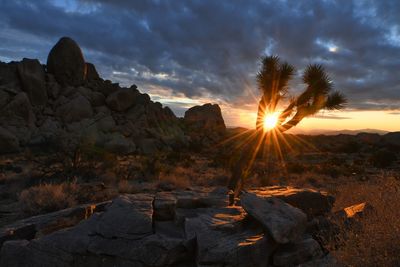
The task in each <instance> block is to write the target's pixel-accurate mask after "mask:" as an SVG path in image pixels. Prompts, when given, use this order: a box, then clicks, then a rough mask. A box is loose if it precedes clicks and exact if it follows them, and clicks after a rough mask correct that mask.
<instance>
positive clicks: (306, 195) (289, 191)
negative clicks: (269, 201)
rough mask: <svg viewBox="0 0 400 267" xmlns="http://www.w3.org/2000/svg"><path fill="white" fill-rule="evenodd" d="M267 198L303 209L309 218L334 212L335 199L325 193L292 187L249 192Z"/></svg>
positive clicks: (275, 187)
mask: <svg viewBox="0 0 400 267" xmlns="http://www.w3.org/2000/svg"><path fill="white" fill-rule="evenodd" d="M249 192H251V193H255V194H257V195H258V196H262V197H265V198H269V197H276V198H279V199H282V200H283V201H285V202H286V203H288V204H290V205H292V206H294V207H296V208H299V209H301V210H302V211H303V212H305V213H306V214H307V216H308V217H309V218H311V217H314V216H318V215H323V214H325V213H328V212H330V211H331V210H332V207H333V204H334V202H335V198H334V197H333V196H331V195H329V194H328V193H326V192H323V191H316V190H313V189H308V188H295V187H290V186H267V187H259V188H256V189H252V190H249Z"/></svg>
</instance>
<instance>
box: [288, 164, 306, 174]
mask: <svg viewBox="0 0 400 267" xmlns="http://www.w3.org/2000/svg"><path fill="white" fill-rule="evenodd" d="M286 168H287V170H288V172H290V173H297V174H301V173H303V172H304V171H305V170H306V168H305V167H304V165H303V164H301V163H298V162H289V163H288V164H287V165H286Z"/></svg>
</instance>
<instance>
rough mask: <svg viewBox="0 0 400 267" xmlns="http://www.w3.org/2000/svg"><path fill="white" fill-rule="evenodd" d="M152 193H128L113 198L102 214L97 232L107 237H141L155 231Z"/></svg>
mask: <svg viewBox="0 0 400 267" xmlns="http://www.w3.org/2000/svg"><path fill="white" fill-rule="evenodd" d="M153 200H154V196H153V195H151V194H131V195H130V194H126V195H121V196H119V197H117V198H116V199H114V200H113V202H112V203H111V204H110V206H108V207H106V211H105V212H104V213H103V214H102V215H101V217H100V219H99V222H98V225H97V229H96V233H97V234H99V235H102V236H104V237H106V238H115V237H121V238H127V239H139V238H142V237H144V236H147V235H150V234H152V233H153V226H152V224H153V221H152V217H153Z"/></svg>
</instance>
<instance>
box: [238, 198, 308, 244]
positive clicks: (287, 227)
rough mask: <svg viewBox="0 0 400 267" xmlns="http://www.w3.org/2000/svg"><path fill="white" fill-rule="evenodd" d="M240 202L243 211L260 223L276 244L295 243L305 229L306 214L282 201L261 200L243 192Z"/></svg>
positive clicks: (275, 199) (272, 199) (276, 199)
mask: <svg viewBox="0 0 400 267" xmlns="http://www.w3.org/2000/svg"><path fill="white" fill-rule="evenodd" d="M240 201H241V204H242V207H243V208H244V210H245V211H246V212H247V213H248V214H249V215H250V216H252V217H253V218H254V219H256V220H257V221H258V222H259V223H261V224H262V225H263V227H264V228H265V229H266V230H267V231H268V232H269V233H270V234H271V235H272V237H273V238H274V239H275V241H276V242H278V243H281V244H284V243H288V242H295V241H297V240H299V238H300V237H301V235H302V234H303V233H304V231H305V229H306V223H307V216H306V214H304V213H303V212H302V211H301V210H299V209H298V208H295V207H293V206H291V205H289V204H287V203H286V202H284V201H283V200H280V199H278V198H274V197H271V198H261V197H258V196H257V195H255V194H252V193H246V192H245V193H243V194H242V196H241V200H240Z"/></svg>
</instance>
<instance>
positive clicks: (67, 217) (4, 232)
mask: <svg viewBox="0 0 400 267" xmlns="http://www.w3.org/2000/svg"><path fill="white" fill-rule="evenodd" d="M108 203H109V202H102V203H97V204H84V205H79V206H77V207H73V208H68V209H64V210H60V211H55V212H51V213H47V214H43V215H37V216H33V217H30V218H27V219H23V220H20V221H17V222H15V223H13V224H10V225H7V226H4V227H2V228H0V247H1V245H2V244H3V243H4V242H5V241H8V240H16V239H27V240H30V239H33V238H35V237H40V236H43V235H47V234H49V233H52V232H54V231H57V230H60V229H63V228H66V227H71V226H74V225H76V224H78V223H79V222H80V221H81V220H84V219H87V218H89V217H90V216H91V215H92V214H93V213H94V212H99V211H103V210H104V207H105V206H106V205H107V204H108Z"/></svg>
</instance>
